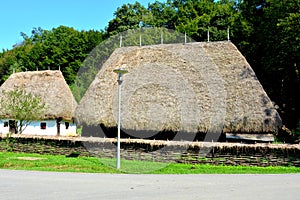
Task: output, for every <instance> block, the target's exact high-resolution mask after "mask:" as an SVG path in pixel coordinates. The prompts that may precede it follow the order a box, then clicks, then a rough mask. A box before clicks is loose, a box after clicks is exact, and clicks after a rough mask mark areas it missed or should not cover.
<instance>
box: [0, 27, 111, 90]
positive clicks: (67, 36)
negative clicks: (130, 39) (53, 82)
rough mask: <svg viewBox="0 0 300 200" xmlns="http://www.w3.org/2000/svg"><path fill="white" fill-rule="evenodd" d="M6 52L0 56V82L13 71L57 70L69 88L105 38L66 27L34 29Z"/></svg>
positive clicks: (91, 32)
mask: <svg viewBox="0 0 300 200" xmlns="http://www.w3.org/2000/svg"><path fill="white" fill-rule="evenodd" d="M21 35H22V36H23V39H24V41H23V42H22V43H21V44H18V45H15V46H14V48H13V49H12V50H10V51H6V52H4V53H2V54H0V77H1V80H0V82H4V81H5V80H6V79H7V78H8V76H9V75H10V74H12V73H13V72H14V71H15V72H17V71H26V70H28V71H35V70H47V69H52V70H58V69H60V70H61V71H62V73H63V75H64V77H65V79H66V81H67V83H68V84H72V83H73V82H74V79H75V77H76V74H77V72H78V69H79V68H80V66H81V63H82V62H83V61H84V59H85V57H86V56H87V55H88V53H89V52H90V51H91V50H92V49H93V48H94V47H95V46H97V45H98V44H99V43H100V42H101V41H102V40H103V37H105V35H104V33H103V32H101V31H94V30H90V31H77V30H75V29H73V28H69V27H66V26H59V27H57V28H53V29H52V30H50V31H48V30H43V29H41V28H34V29H33V31H32V35H31V36H30V37H29V36H27V35H26V34H24V33H21Z"/></svg>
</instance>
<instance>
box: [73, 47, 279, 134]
mask: <svg viewBox="0 0 300 200" xmlns="http://www.w3.org/2000/svg"><path fill="white" fill-rule="evenodd" d="M124 65H126V66H124ZM121 66H123V67H125V69H127V70H128V71H129V73H128V74H126V75H124V77H123V78H124V81H123V83H122V95H121V96H122V100H121V106H122V111H121V122H122V123H121V127H122V129H124V130H131V131H162V130H171V131H184V132H190V133H196V132H203V133H207V132H223V133H230V134H233V135H235V134H244V133H251V134H254V135H255V134H260V135H261V136H262V134H269V133H273V132H276V131H277V129H278V127H279V126H280V125H281V119H280V117H279V115H278V113H277V111H276V110H275V108H274V105H273V103H272V102H271V100H270V99H269V97H268V96H267V94H266V93H265V91H264V90H263V88H262V86H261V84H260V83H259V81H258V79H257V77H256V75H255V73H254V71H253V70H252V69H251V67H250V65H249V64H248V63H247V61H246V59H245V58H244V57H243V56H242V54H241V53H240V52H239V51H238V49H237V48H236V47H235V46H234V45H233V44H232V43H231V42H211V43H190V44H167V45H154V46H144V47H124V48H119V49H116V50H115V51H114V52H113V54H112V55H111V56H110V58H109V59H108V60H107V61H106V63H105V64H104V65H103V66H102V68H101V70H100V71H99V73H98V74H97V76H96V78H95V80H94V81H93V83H92V84H91V85H90V87H89V88H88V90H87V92H86V94H85V95H84V97H83V98H82V100H81V102H80V104H79V106H78V108H77V110H76V114H75V115H76V118H77V119H78V120H79V121H80V122H82V123H86V124H88V125H97V124H103V125H105V126H106V127H115V126H117V85H118V83H117V75H116V74H114V73H113V69H114V68H118V67H121Z"/></svg>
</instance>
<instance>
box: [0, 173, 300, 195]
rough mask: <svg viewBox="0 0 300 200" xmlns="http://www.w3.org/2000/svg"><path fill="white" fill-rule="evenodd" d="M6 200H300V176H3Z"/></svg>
mask: <svg viewBox="0 0 300 200" xmlns="http://www.w3.org/2000/svg"><path fill="white" fill-rule="evenodd" d="M0 199H1V200H2V199H5V200H7V199H18V200H19V199H22V200H23V199H30V200H34V199H43V200H54V199H63V200H66V199H85V200H86V199H114V200H116V199H139V200H141V199H151V200H154V199H172V200H173V199H251V200H252V199H264V200H266V199H272V200H274V199H280V200H281V199H300V174H285V175H132V174H128V175H127V174H85V173H55V172H36V171H14V170H0Z"/></svg>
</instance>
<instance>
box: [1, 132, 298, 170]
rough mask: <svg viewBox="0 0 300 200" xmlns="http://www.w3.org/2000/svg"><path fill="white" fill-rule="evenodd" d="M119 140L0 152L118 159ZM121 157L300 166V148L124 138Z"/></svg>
mask: <svg viewBox="0 0 300 200" xmlns="http://www.w3.org/2000/svg"><path fill="white" fill-rule="evenodd" d="M115 143H116V141H115V139H105V138H84V137H81V138H80V137H79V138H57V137H20V136H17V137H11V138H6V137H3V136H2V137H0V151H13V152H27V153H39V154H57V155H70V154H71V153H74V152H77V153H80V156H97V157H108V158H113V157H115V152H116V150H115ZM121 148H122V149H121V157H122V158H124V159H127V160H147V161H160V162H178V163H194V164H198V163H204V164H207V163H209V164H217V165H220V164H223V165H244V166H297V167H300V145H299V144H297V145H290V144H240V143H204V142H172V141H149V140H132V139H124V140H122V141H121Z"/></svg>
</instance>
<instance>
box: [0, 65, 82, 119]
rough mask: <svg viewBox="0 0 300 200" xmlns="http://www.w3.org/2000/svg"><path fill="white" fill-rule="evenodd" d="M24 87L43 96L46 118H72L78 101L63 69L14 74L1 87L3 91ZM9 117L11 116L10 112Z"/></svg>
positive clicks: (0, 90) (29, 91) (0, 91)
mask: <svg viewBox="0 0 300 200" xmlns="http://www.w3.org/2000/svg"><path fill="white" fill-rule="evenodd" d="M14 89H24V90H25V91H26V92H28V93H32V94H33V95H37V96H40V97H42V99H43V101H44V102H45V105H46V112H45V117H44V119H57V118H62V119H64V120H71V119H72V118H73V115H74V111H75V108H76V106H77V103H76V101H75V99H74V97H73V94H72V92H71V90H70V88H69V86H68V85H67V83H66V81H65V79H64V77H63V74H62V73H61V71H57V70H53V71H51V70H46V71H28V72H19V73H14V74H12V75H11V76H10V77H9V78H8V79H7V80H6V81H5V82H4V83H3V84H2V86H1V87H0V96H1V93H2V91H11V90H14ZM7 114H8V117H9V116H10V114H9V113H7Z"/></svg>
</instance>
